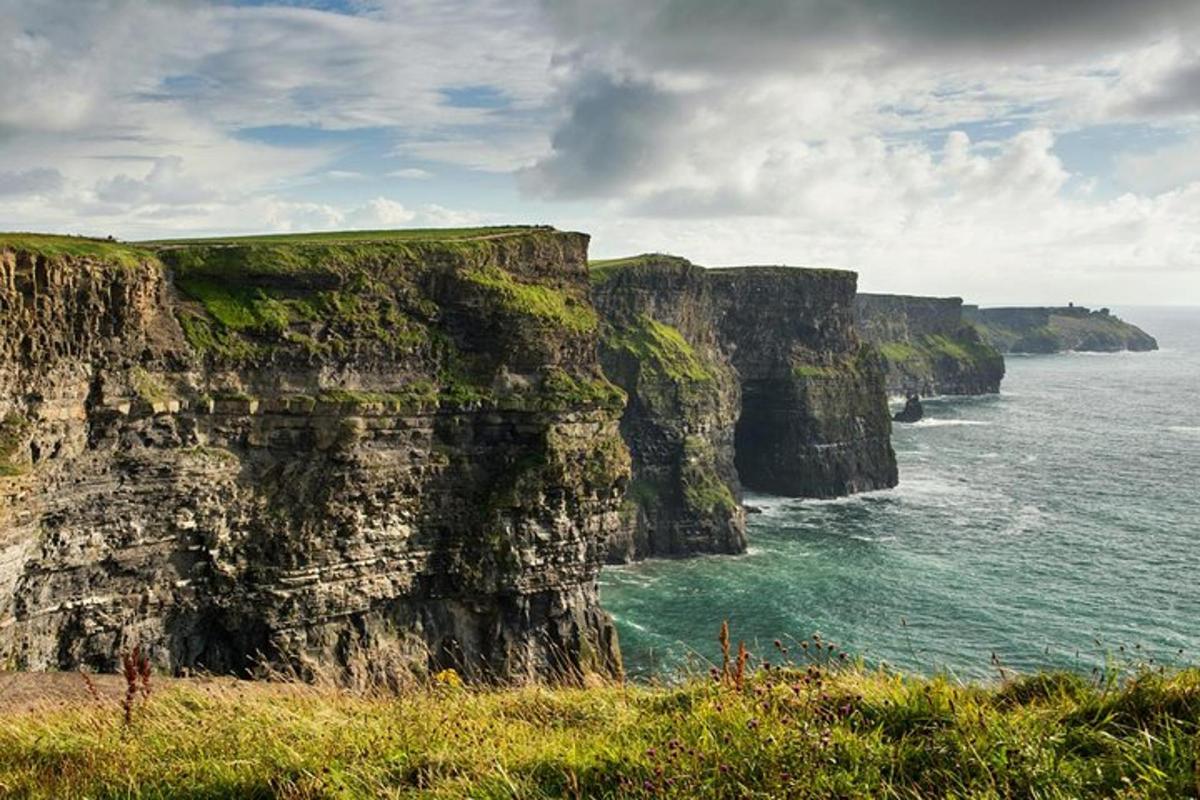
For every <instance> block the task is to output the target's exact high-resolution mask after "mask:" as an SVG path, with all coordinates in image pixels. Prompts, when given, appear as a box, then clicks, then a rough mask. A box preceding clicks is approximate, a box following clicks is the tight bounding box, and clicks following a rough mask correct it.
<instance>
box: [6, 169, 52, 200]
mask: <svg viewBox="0 0 1200 800" xmlns="http://www.w3.org/2000/svg"><path fill="white" fill-rule="evenodd" d="M62 187H63V176H62V173H61V172H59V171H58V170H56V169H48V168H45V167H39V168H36V169H26V170H19V171H17V172H0V195H30V194H55V193H57V192H59V191H61V190H62Z"/></svg>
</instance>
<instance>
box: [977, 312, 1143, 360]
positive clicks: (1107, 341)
mask: <svg viewBox="0 0 1200 800" xmlns="http://www.w3.org/2000/svg"><path fill="white" fill-rule="evenodd" d="M964 315H965V316H966V317H967V319H969V320H970V321H971V322H973V323H974V324H975V326H976V327H977V328H978V329H979V331H980V334H981V335H982V337H983V338H984V340H986V341H987V342H989V343H990V344H992V345H993V346H995V347H996V348H998V349H1000V350H1002V351H1003V352H1005V353H1061V352H1066V351H1071V350H1075V351H1081V352H1099V353H1114V352H1118V351H1121V350H1133V351H1136V352H1146V351H1150V350H1157V349H1158V342H1157V341H1155V339H1154V337H1153V336H1151V335H1149V334H1148V333H1146V332H1145V331H1143V330H1142V329H1141V328H1139V327H1137V326H1136V325H1131V324H1130V323H1128V322H1125V321H1124V320H1122V319H1120V318H1118V317H1116V316H1114V315H1113V314H1112V313H1111V312H1109V310H1108V309H1107V308H1102V309H1100V310H1098V311H1092V310H1090V309H1088V308H1084V307H1083V306H1076V305H1069V306H1060V307H1056V308H1055V307H1050V308H1038V307H1031V308H979V307H978V306H965V307H964Z"/></svg>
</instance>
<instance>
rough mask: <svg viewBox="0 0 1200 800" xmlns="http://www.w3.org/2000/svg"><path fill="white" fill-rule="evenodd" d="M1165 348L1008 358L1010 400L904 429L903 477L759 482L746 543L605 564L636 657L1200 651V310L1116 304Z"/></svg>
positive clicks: (699, 663)
mask: <svg viewBox="0 0 1200 800" xmlns="http://www.w3.org/2000/svg"><path fill="white" fill-rule="evenodd" d="M1114 313H1117V314H1118V315H1119V316H1121V317H1122V318H1123V319H1126V320H1128V321H1130V322H1133V323H1134V324H1137V325H1139V326H1141V327H1142V328H1143V329H1144V330H1146V331H1147V332H1149V333H1151V334H1152V335H1154V336H1156V337H1157V338H1158V342H1159V347H1160V348H1161V349H1160V350H1158V351H1157V352H1152V353H1114V354H1083V353H1062V354H1057V355H1038V356H1009V357H1008V358H1007V375H1006V376H1005V378H1004V382H1003V386H1002V390H1001V392H1000V394H999V395H993V396H985V397H939V398H933V399H930V400H928V401H926V402H925V418H924V419H923V420H922V421H920V422H918V423H916V424H913V425H900V424H897V425H896V426H895V431H894V434H893V445H894V447H895V450H896V457H897V460H898V462H899V467H900V485H899V486H898V487H897V488H895V489H892V490H888V491H879V492H870V493H866V494H861V495H856V496H852V497H848V498H842V499H837V500H830V501H814V500H798V499H792V498H785V497H773V496H768V495H761V494H753V493H751V494H749V495H747V497H746V502H747V503H748V504H749V505H751V506H753V507H755V508H757V509H760V510H761V513H757V514H752V515H750V517H749V541H750V547H749V551H748V552H747V553H746V554H744V555H740V556H705V557H699V558H692V559H681V560H650V561H645V562H642V563H638V564H633V565H628V566H620V567H606V568H605V569H604V571H603V572H602V574H601V580H600V584H601V600H602V602H603V604H604V606H605V608H607V609H608V611H609V612H610V613H612V615H613V617H614V619H615V620H616V624H617V629H618V632H619V635H620V638H621V647H622V651H623V653H624V657H625V661H626V669H627V672H628V673H629V674H630V675H631V676H633V677H635V678H642V679H662V680H669V679H671V678H672V677H676V676H679V675H682V674H686V673H688V672H692V671H702V670H704V669H706V668H707V665H709V664H711V663H712V662H713V661H716V660H718V659H719V652H720V651H719V649H718V648H719V645H718V642H717V638H718V632H719V630H720V627H721V624H722V622H724V621H728V622H729V625H730V635H731V638H732V639H733V640H734V641H735V642H736V641H738V640H744V641H745V642H746V643H747V646H748V647H749V648H750V650H751V651H752V652H753V653H754V654H755V656H756V657H758V658H764V659H768V660H770V659H778V658H779V652H778V647H777V645H776V640H778V641H779V643H780V645H782V646H783V647H786V648H788V649H789V651H790V652H792V653H799V652H801V651H800V649H799V647H798V642H799V641H801V640H804V639H806V638H808V637H811V636H812V635H813V634H817V635H818V636H820V637H821V639H822V640H823V641H827V642H834V643H835V644H836V645H837V647H838V648H839V649H840V650H842V651H845V652H847V653H849V654H850V655H851V656H852V657H854V658H860V659H862V660H863V661H864V662H866V663H867V664H868V665H871V666H879V665H886V666H889V667H892V668H896V669H903V670H906V671H915V672H920V673H924V674H934V673H942V674H948V675H950V676H952V677H957V678H960V679H963V680H968V679H985V678H987V677H989V676H996V675H997V674H999V672H1000V671H1001V670H1013V671H1017V672H1030V671H1034V670H1039V669H1069V670H1075V671H1078V672H1081V673H1088V672H1091V671H1093V670H1095V669H1097V668H1101V667H1103V666H1105V665H1106V664H1114V663H1116V664H1123V665H1130V664H1133V665H1136V664H1146V665H1151V666H1153V665H1159V664H1162V665H1178V664H1196V663H1200V307H1198V308H1186V307H1157V308H1150V307H1138V308H1115V309H1114Z"/></svg>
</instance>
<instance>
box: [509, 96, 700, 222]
mask: <svg viewBox="0 0 1200 800" xmlns="http://www.w3.org/2000/svg"><path fill="white" fill-rule="evenodd" d="M571 99H572V103H571V108H570V115H569V116H568V117H567V119H566V120H565V121H564V122H563V123H562V124H561V125H560V126H559V128H558V130H557V131H555V133H554V137H553V140H552V142H551V146H552V148H553V152H552V153H551V154H550V155H549V156H548V157H546V158H544V159H542V160H541V161H539V162H538V163H537V164H536V165H535V166H534V167H531V168H528V169H525V170H523V171H522V172H521V180H522V181H523V184H524V186H525V187H526V189H527V190H528V191H530V192H532V193H534V194H538V195H543V196H549V197H573V198H578V197H593V196H603V195H607V194H612V193H619V192H624V191H626V190H628V189H629V188H630V187H631V185H633V184H636V183H637V182H638V181H639V179H640V178H641V177H642V176H645V175H647V174H654V173H655V172H657V171H659V170H661V169H663V163H662V162H663V160H664V159H665V158H666V157H667V156H668V153H667V150H668V148H670V146H671V136H670V132H671V131H670V128H671V127H672V126H674V125H682V124H683V123H684V118H685V115H686V110H685V109H684V107H683V100H682V99H681V98H679V97H677V96H675V95H672V94H668V93H666V92H663V91H660V90H659V89H657V88H656V87H655V86H654V85H652V84H651V83H649V82H645V81H634V80H620V79H616V78H612V77H610V76H608V75H603V74H590V75H587V76H586V77H585V78H584V79H583V80H581V81H580V83H579V84H577V85H575V86H572V95H571Z"/></svg>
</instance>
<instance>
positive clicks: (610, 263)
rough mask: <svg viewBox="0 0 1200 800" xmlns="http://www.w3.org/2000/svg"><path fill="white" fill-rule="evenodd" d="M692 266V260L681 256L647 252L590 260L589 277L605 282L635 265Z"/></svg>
mask: <svg viewBox="0 0 1200 800" xmlns="http://www.w3.org/2000/svg"><path fill="white" fill-rule="evenodd" d="M662 266H669V267H690V266H692V262H690V261H688V260H687V259H686V258H682V257H680V256H672V255H668V254H666V253H645V254H643V255H639V256H626V257H624V258H600V259H593V260H591V261H588V278H589V279H590V280H591V282H592V283H604V282H605V281H607V280H609V279H610V278H613V277H614V276H616V275H618V274H620V273H621V272H622V271H623V270H627V269H630V268H634V267H662Z"/></svg>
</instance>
